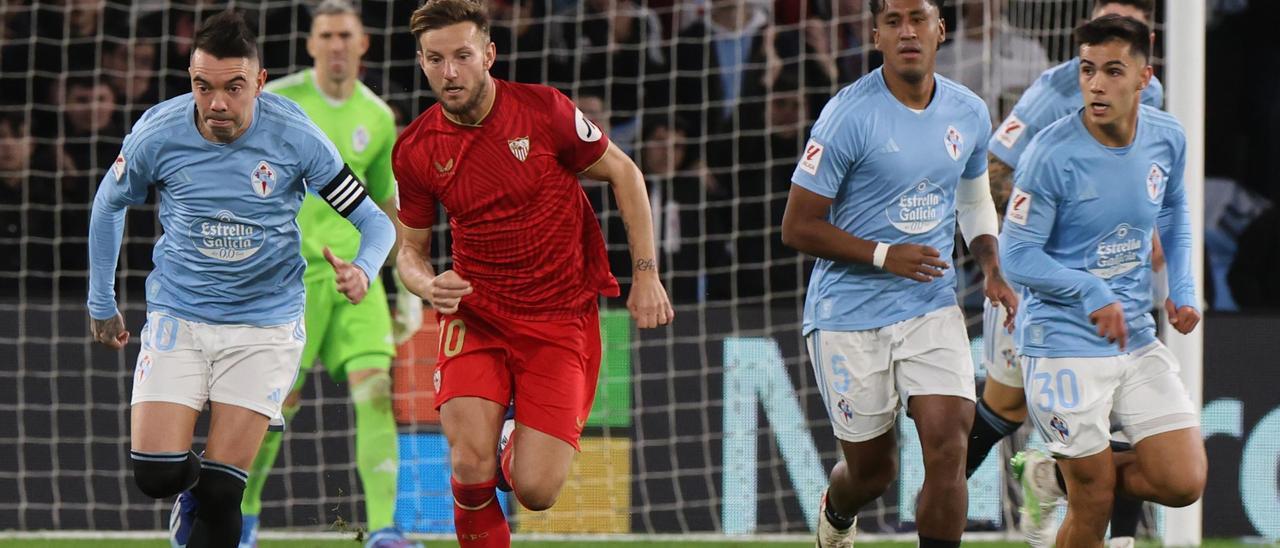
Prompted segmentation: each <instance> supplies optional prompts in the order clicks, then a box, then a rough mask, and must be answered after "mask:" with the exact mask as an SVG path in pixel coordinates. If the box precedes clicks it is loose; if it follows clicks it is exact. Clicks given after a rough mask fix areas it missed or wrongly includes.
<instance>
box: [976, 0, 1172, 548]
mask: <svg viewBox="0 0 1280 548" xmlns="http://www.w3.org/2000/svg"><path fill="white" fill-rule="evenodd" d="M1154 10H1155V7H1154V4H1153V0H1096V1H1095V2H1094V4H1093V10H1092V12H1091V16H1092V17H1101V16H1104V15H1123V16H1126V17H1132V18H1134V19H1136V20H1138V21H1140V22H1142V23H1143V24H1146V25H1150V24H1151V21H1152V20H1153V19H1152V18H1153V16H1154V15H1155V13H1154ZM1150 38H1151V40H1152V43H1153V44H1154V41H1155V33H1154V32H1153V33H1152V34H1151V36H1150ZM1079 73H1080V58H1079V57H1073V58H1072V59H1071V60H1070V61H1067V62H1065V63H1062V64H1060V65H1058V66H1056V67H1053V68H1051V69H1049V70H1046V71H1045V72H1044V73H1043V74H1041V75H1040V77H1039V78H1038V79H1037V80H1036V81H1035V83H1034V84H1033V85H1032V86H1031V87H1029V88H1027V90H1026V92H1025V93H1023V95H1022V97H1021V98H1019V100H1018V103H1017V104H1016V105H1015V106H1014V107H1013V112H1011V113H1010V114H1009V116H1008V117H1006V118H1005V120H1004V122H1003V123H1001V124H1000V127H999V128H997V129H996V131H995V133H994V134H993V135H992V136H991V140H990V142H989V143H988V148H989V149H990V152H991V155H990V157H989V161H990V169H991V195H992V197H993V198H994V200H995V203H996V210H997V211H1004V209H1005V205H1006V203H1007V201H1008V196H1009V193H1010V192H1011V191H1012V189H1013V172H1014V168H1015V167H1017V165H1018V159H1019V158H1020V157H1021V156H1022V153H1023V151H1025V150H1026V148H1027V144H1028V143H1030V142H1031V139H1032V138H1034V137H1035V136H1036V134H1037V133H1039V132H1040V131H1041V130H1043V129H1044V128H1045V127H1047V126H1048V125H1049V124H1051V123H1053V122H1054V121H1056V120H1058V119H1059V118H1062V117H1063V116H1068V115H1071V114H1073V113H1076V112H1077V111H1078V110H1080V106H1081V105H1082V104H1083V101H1084V99H1083V94H1082V92H1081V91H1080V82H1079V77H1078V75H1079ZM1142 102H1143V104H1147V105H1151V106H1153V107H1156V108H1159V107H1160V106H1161V105H1162V104H1163V103H1164V90H1163V88H1162V87H1161V85H1160V80H1159V79H1157V78H1156V77H1154V76H1152V78H1151V83H1150V85H1148V86H1147V87H1146V89H1144V90H1142ZM1154 244H1155V247H1154V248H1153V253H1154V255H1155V257H1154V261H1153V264H1152V266H1153V268H1154V269H1155V270H1156V272H1160V270H1161V268H1162V262H1163V256H1162V254H1161V252H1160V241H1159V238H1156V239H1155V242H1154ZM1015 289H1019V290H1020V288H1017V287H1015ZM1006 322H1007V318H1006V317H1005V315H1004V313H1003V310H1002V309H1001V308H1000V307H992V306H989V305H988V306H985V307H984V310H983V323H982V326H983V328H982V340H983V358H982V360H983V366H984V368H985V370H986V372H987V378H986V381H985V382H984V383H983V386H982V396H981V397H980V398H978V403H977V405H976V406H975V411H976V412H975V414H974V418H973V430H972V431H971V432H970V434H969V453H968V456H967V459H966V460H967V462H966V465H965V474H966V475H973V473H974V472H975V471H977V469H978V467H979V466H980V465H981V464H982V462H983V461H984V460H986V458H987V454H988V453H990V452H991V448H992V447H994V446H995V445H996V444H997V443H999V442H1000V440H1002V439H1004V438H1005V437H1006V436H1009V435H1012V434H1013V433H1014V432H1016V431H1017V430H1018V428H1019V427H1020V426H1022V423H1023V421H1024V420H1025V419H1026V417H1027V403H1026V397H1025V396H1024V394H1023V390H1022V368H1021V367H1020V366H1019V365H1018V364H1019V360H1018V349H1017V348H1016V347H1015V346H1014V344H1013V335H1012V333H1010V332H1009V331H1008V330H1007V329H1005V327H1004V324H1005V323H1006ZM1124 445H1126V444H1121V443H1120V442H1118V441H1117V443H1116V444H1115V445H1114V447H1115V448H1117V449H1120V448H1123V446H1124ZM1054 506H1055V505H1053V504H1049V503H1047V502H1044V503H1043V504H1041V501H1032V500H1030V499H1027V500H1024V506H1023V508H1022V510H1021V514H1022V516H1021V522H1020V525H1021V526H1022V529H1023V532H1024V533H1025V534H1026V536H1027V540H1028V541H1029V542H1030V543H1031V544H1032V545H1033V546H1047V545H1049V544H1051V543H1052V541H1053V536H1054V533H1055V529H1054V522H1053V519H1054V518H1053V513H1054V510H1055V508H1054ZM1141 513H1142V502H1141V501H1135V500H1132V499H1128V498H1119V499H1117V500H1116V505H1115V509H1114V511H1113V515H1112V520H1111V541H1110V542H1109V546H1111V548H1132V546H1133V545H1134V538H1133V537H1134V534H1135V533H1136V532H1137V529H1138V520H1139V518H1140V516H1141Z"/></svg>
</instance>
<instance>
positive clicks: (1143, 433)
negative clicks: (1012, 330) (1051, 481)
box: [1022, 341, 1200, 458]
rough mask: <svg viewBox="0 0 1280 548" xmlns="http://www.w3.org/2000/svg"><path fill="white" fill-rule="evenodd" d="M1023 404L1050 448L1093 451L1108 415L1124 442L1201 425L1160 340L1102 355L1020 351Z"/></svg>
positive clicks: (1071, 453)
mask: <svg viewBox="0 0 1280 548" xmlns="http://www.w3.org/2000/svg"><path fill="white" fill-rule="evenodd" d="M1022 362H1023V363H1022V366H1023V369H1024V370H1025V371H1026V377H1025V378H1024V379H1023V380H1024V382H1025V383H1026V388H1025V390H1026V394H1027V411H1028V415H1030V417H1031V422H1032V423H1033V424H1035V426H1036V429H1037V430H1039V432H1040V437H1042V438H1044V440H1045V443H1046V445H1047V446H1048V448H1049V450H1050V451H1051V452H1053V454H1054V455H1057V456H1060V457H1066V458H1080V457H1087V456H1090V455H1094V454H1097V453H1099V452H1101V451H1102V450H1104V449H1106V448H1107V445H1108V444H1109V443H1110V440H1111V437H1112V436H1111V430H1112V421H1115V425H1116V426H1118V427H1119V431H1120V432H1121V433H1123V434H1124V437H1125V438H1128V440H1129V441H1130V442H1131V443H1134V444H1137V443H1139V442H1141V441H1142V440H1143V439H1145V438H1148V437H1150V436H1154V435H1156V434H1162V433H1164V432H1171V431H1174V430H1181V429H1183V428H1191V427H1195V426H1199V425H1200V420H1199V418H1198V417H1196V413H1195V408H1193V407H1192V405H1191V399H1190V398H1189V397H1188V396H1187V390H1186V388H1185V387H1183V385H1182V380H1181V379H1180V378H1178V362H1177V360H1176V359H1175V358H1174V357H1173V353H1172V352H1169V349H1168V348H1165V346H1164V345H1163V344H1161V343H1160V342H1159V341H1156V342H1154V343H1151V344H1149V345H1147V346H1144V347H1142V348H1139V349H1137V350H1135V351H1133V352H1130V353H1128V354H1121V355H1119V356H1108V357H1103V358H1032V357H1023V359H1022Z"/></svg>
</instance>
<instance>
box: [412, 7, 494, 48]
mask: <svg viewBox="0 0 1280 548" xmlns="http://www.w3.org/2000/svg"><path fill="white" fill-rule="evenodd" d="M467 22H470V23H475V25H476V28H477V29H478V30H479V31H480V32H481V33H482V34H484V35H485V36H488V35H489V10H488V9H486V8H485V6H484V3H483V2H481V1H478V0H427V1H426V2H425V3H423V4H422V6H421V7H419V8H418V9H416V10H413V16H412V17H411V18H409V28H410V29H411V30H412V31H413V39H414V41H415V42H419V41H420V40H421V38H422V34H423V33H425V32H427V31H429V30H436V29H442V28H444V27H447V26H450V25H456V24H458V23H467ZM419 43H421V42H419Z"/></svg>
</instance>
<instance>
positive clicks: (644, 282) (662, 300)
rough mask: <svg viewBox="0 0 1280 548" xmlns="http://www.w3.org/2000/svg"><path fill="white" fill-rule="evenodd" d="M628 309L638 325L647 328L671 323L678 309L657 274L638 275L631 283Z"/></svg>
mask: <svg viewBox="0 0 1280 548" xmlns="http://www.w3.org/2000/svg"><path fill="white" fill-rule="evenodd" d="M627 310H630V311H631V318H632V319H634V320H635V321H636V327H639V328H641V329H647V328H650V327H658V326H660V325H667V324H669V323H671V320H674V319H675V317H676V311H675V310H673V309H672V308H671V299H669V298H668V297H667V290H666V289H665V288H663V287H662V280H660V279H658V275H657V274H653V275H651V276H637V277H636V278H635V281H633V282H632V283H631V295H630V296H628V297H627Z"/></svg>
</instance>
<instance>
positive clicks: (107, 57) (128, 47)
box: [102, 41, 160, 125]
mask: <svg viewBox="0 0 1280 548" xmlns="http://www.w3.org/2000/svg"><path fill="white" fill-rule="evenodd" d="M159 50H160V46H159V45H158V44H157V43H155V42H142V41H139V42H133V43H130V44H123V43H115V42H111V43H108V44H106V45H105V46H104V47H103V49H102V70H103V76H104V77H105V79H106V82H107V84H108V85H110V86H111V89H112V90H113V91H114V92H115V96H116V97H117V98H118V99H119V101H118V102H119V103H120V104H121V105H123V106H125V107H126V108H127V111H126V113H125V118H126V123H127V124H130V125H132V124H133V122H135V121H137V119H138V117H140V116H141V115H142V113H143V112H146V110H147V109H148V108H151V106H152V105H154V104H156V103H158V102H160V95H159V90H157V82H156V63H157V60H158V58H159V57H158V55H159Z"/></svg>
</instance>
